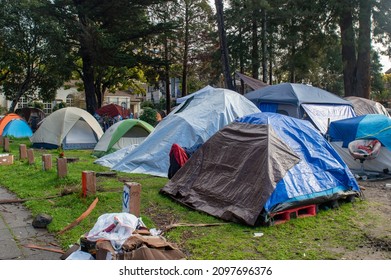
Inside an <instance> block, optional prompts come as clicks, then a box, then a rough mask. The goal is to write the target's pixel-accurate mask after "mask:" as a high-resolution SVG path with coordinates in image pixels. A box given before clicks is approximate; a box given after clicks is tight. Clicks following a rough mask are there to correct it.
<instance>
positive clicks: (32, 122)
mask: <svg viewBox="0 0 391 280" xmlns="http://www.w3.org/2000/svg"><path fill="white" fill-rule="evenodd" d="M15 113H16V114H18V115H19V116H21V117H23V118H24V119H25V120H26V122H27V123H28V124H29V126H30V127H31V129H32V130H33V131H35V130H36V129H37V128H38V123H39V122H40V121H42V120H43V119H44V118H45V117H46V115H45V112H44V111H42V110H41V109H39V108H30V107H25V108H18V109H16V110H15Z"/></svg>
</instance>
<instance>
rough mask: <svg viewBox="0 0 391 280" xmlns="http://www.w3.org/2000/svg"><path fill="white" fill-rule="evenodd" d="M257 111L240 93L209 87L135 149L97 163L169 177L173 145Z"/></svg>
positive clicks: (197, 140) (199, 138) (192, 141)
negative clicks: (170, 154) (115, 158)
mask: <svg viewBox="0 0 391 280" xmlns="http://www.w3.org/2000/svg"><path fill="white" fill-rule="evenodd" d="M257 112H260V111H259V109H258V108H257V107H256V106H255V105H254V104H253V103H252V102H250V101H249V100H248V99H246V98H244V97H243V96H242V95H240V94H239V93H237V92H234V91H231V90H227V89H222V88H213V87H210V86H207V87H205V88H203V89H201V90H199V91H198V92H196V93H194V94H191V95H189V98H188V99H186V100H184V102H183V103H181V104H180V105H179V106H177V107H176V108H175V109H174V110H173V111H171V113H170V114H168V115H167V116H166V117H165V118H164V119H163V120H162V121H161V122H160V123H159V124H158V125H157V126H156V128H155V129H154V131H153V132H152V133H151V134H149V135H148V137H147V138H146V139H145V140H144V141H143V142H142V143H141V144H140V145H138V146H137V147H136V148H135V149H134V150H131V151H129V153H128V154H125V152H123V157H117V160H116V162H114V160H113V159H112V157H110V156H109V155H108V157H107V156H104V157H102V158H100V159H99V160H97V161H95V163H97V164H101V165H104V166H108V167H111V168H112V169H113V170H116V171H122V172H127V173H142V174H150V175H154V176H160V177H167V175H168V168H169V165H170V161H169V156H168V155H169V153H170V149H171V146H172V144H174V143H177V144H178V145H180V146H183V147H192V146H194V145H196V144H202V143H204V142H205V141H206V140H207V139H209V137H211V136H212V135H213V134H215V133H216V131H218V130H219V129H221V128H223V127H224V126H226V125H227V124H229V123H231V122H232V121H234V120H235V119H236V118H237V117H242V116H245V115H248V114H252V113H257ZM124 149H126V148H124ZM121 150H122V149H121ZM121 150H120V151H121ZM117 155H118V153H117V154H116V156H117ZM106 159H109V160H106Z"/></svg>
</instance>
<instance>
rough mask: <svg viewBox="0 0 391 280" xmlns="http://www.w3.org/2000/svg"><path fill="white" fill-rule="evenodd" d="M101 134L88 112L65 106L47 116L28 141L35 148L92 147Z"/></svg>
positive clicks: (96, 122) (98, 126) (96, 123)
mask: <svg viewBox="0 0 391 280" xmlns="http://www.w3.org/2000/svg"><path fill="white" fill-rule="evenodd" d="M102 135H103V130H102V128H101V127H100V125H99V123H98V121H97V120H96V119H95V118H94V117H93V116H92V115H91V114H90V113H88V112H87V111H85V110H83V109H80V108H76V107H66V108H62V109H59V110H57V111H55V112H53V113H51V114H50V115H49V116H47V117H46V118H45V119H44V121H43V122H42V124H41V125H40V126H39V128H38V129H37V131H36V132H35V133H34V134H33V136H32V137H31V138H30V141H31V142H32V143H33V147H36V148H40V147H43V148H49V149H50V148H52V149H55V148H58V147H62V148H63V149H93V148H94V147H95V145H96V143H97V142H98V140H99V139H100V137H102Z"/></svg>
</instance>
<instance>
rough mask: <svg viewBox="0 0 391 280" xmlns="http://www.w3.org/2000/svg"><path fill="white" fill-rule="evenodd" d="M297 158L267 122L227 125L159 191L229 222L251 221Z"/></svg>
mask: <svg viewBox="0 0 391 280" xmlns="http://www.w3.org/2000/svg"><path fill="white" fill-rule="evenodd" d="M299 160H300V159H299V157H298V156H297V155H296V154H295V153H294V152H293V151H292V150H291V149H290V148H289V147H288V146H287V145H286V144H285V143H284V142H282V141H281V140H280V139H279V138H278V137H277V136H276V134H275V132H274V131H273V129H272V128H271V126H270V125H254V124H245V123H232V124H230V125H228V126H226V127H225V128H224V129H222V130H220V131H219V132H217V133H216V134H215V135H214V136H212V137H211V138H210V139H209V140H208V141H207V142H206V143H205V144H204V145H203V146H202V147H201V148H200V149H199V150H198V151H197V152H196V153H194V154H193V155H192V157H191V158H190V159H189V160H188V162H187V163H186V164H185V165H184V166H183V167H182V168H181V169H180V170H179V171H178V172H177V173H176V174H175V176H174V177H173V178H172V179H171V181H169V182H168V183H167V185H166V186H165V187H164V188H163V189H162V190H161V192H162V193H165V194H168V195H170V196H172V197H173V198H174V199H175V200H177V201H179V202H181V203H183V204H185V205H187V206H189V207H191V208H195V209H197V210H200V211H203V212H206V213H208V214H210V215H213V216H216V217H219V218H221V219H224V220H229V221H240V222H244V223H246V224H249V225H254V224H255V223H256V220H257V218H258V216H259V214H260V213H261V211H262V208H263V205H264V204H265V203H266V201H267V200H268V199H269V197H270V195H271V193H272V192H273V191H274V189H275V186H276V184H277V182H278V181H280V180H281V178H282V177H283V176H284V175H285V173H286V172H287V170H289V169H290V168H291V167H292V166H294V165H295V164H297V163H298V162H299Z"/></svg>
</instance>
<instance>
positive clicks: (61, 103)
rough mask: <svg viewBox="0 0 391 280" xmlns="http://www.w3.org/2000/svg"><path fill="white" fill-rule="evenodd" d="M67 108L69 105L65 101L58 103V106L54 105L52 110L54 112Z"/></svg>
mask: <svg viewBox="0 0 391 280" xmlns="http://www.w3.org/2000/svg"><path fill="white" fill-rule="evenodd" d="M66 106H67V104H66V103H65V102H63V101H61V102H59V103H56V105H54V107H53V109H52V112H54V111H57V110H58V109H62V108H65V107H66Z"/></svg>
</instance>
